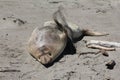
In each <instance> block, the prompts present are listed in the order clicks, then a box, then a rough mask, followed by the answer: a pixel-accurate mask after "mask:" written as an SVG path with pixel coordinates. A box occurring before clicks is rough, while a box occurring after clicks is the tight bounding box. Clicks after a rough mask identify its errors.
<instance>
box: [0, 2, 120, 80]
mask: <svg viewBox="0 0 120 80" xmlns="http://www.w3.org/2000/svg"><path fill="white" fill-rule="evenodd" d="M59 5H64V6H65V8H66V13H67V19H68V20H69V21H71V22H73V23H76V24H77V25H79V27H80V28H89V29H92V30H96V31H100V32H107V33H109V34H110V35H109V36H105V37H85V38H84V39H85V40H91V39H95V40H108V41H116V42H120V0H0V70H17V71H15V72H14V71H13V72H9V71H7V72H0V80H120V61H119V60H120V52H119V50H117V51H112V52H108V53H109V57H105V56H103V55H102V54H97V55H95V54H85V55H81V56H80V57H78V56H79V55H80V54H81V53H83V52H85V53H87V52H97V51H98V50H93V49H88V48H86V47H85V44H84V43H83V41H80V42H78V43H77V44H75V45H76V46H77V50H76V53H75V54H70V53H68V54H67V55H63V57H61V58H60V60H58V61H57V62H55V63H54V64H53V65H52V66H50V67H48V68H46V67H44V66H43V65H42V64H40V63H39V62H37V61H36V60H35V59H34V58H32V57H31V56H30V55H29V53H28V52H27V51H26V44H27V40H28V39H29V37H30V35H31V33H32V31H33V29H34V28H36V27H43V23H44V22H45V21H48V20H51V19H52V18H51V16H52V14H53V13H54V11H56V10H57V7H58V6H59ZM21 20H22V21H23V22H22V21H21ZM24 22H25V23H24ZM111 60H114V61H115V62H116V65H115V67H114V69H112V70H110V69H107V67H106V66H105V64H106V63H108V62H109V61H111Z"/></svg>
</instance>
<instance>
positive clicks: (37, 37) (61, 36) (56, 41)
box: [27, 7, 106, 65]
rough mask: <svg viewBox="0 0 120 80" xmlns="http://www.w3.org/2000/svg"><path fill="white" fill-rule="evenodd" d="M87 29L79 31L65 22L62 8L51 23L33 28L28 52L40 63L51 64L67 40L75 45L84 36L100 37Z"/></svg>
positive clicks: (54, 15) (76, 27) (99, 34)
mask: <svg viewBox="0 0 120 80" xmlns="http://www.w3.org/2000/svg"><path fill="white" fill-rule="evenodd" d="M102 35H106V34H101V33H98V32H93V31H90V30H88V29H82V30H80V29H79V27H78V26H77V25H75V24H72V23H70V22H67V21H66V19H65V17H64V15H63V13H62V8H61V7H59V8H58V10H57V11H56V12H55V13H54V14H53V21H47V22H45V23H44V26H43V27H42V28H39V27H37V28H35V29H34V30H33V32H32V34H31V36H30V39H29V41H28V47H27V50H28V52H29V53H30V54H31V55H32V56H33V57H34V58H35V59H36V60H38V61H39V62H40V63H42V64H44V65H46V64H49V63H51V62H53V61H54V60H55V59H56V58H57V57H58V56H59V55H60V54H61V53H62V52H63V50H64V49H65V47H66V44H67V42H68V41H67V40H68V38H69V39H70V40H71V42H73V43H75V42H77V41H79V40H81V39H82V38H83V37H84V36H102Z"/></svg>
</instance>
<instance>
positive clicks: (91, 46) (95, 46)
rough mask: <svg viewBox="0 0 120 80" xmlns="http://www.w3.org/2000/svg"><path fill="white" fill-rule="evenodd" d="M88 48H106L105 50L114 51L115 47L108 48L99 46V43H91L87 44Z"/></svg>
mask: <svg viewBox="0 0 120 80" xmlns="http://www.w3.org/2000/svg"><path fill="white" fill-rule="evenodd" d="M87 47H88V48H93V49H100V50H106V51H115V50H116V49H115V48H108V47H104V46H100V45H96V44H91V45H87Z"/></svg>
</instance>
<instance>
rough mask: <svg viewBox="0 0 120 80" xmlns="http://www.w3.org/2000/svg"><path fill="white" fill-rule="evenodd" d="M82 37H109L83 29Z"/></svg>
mask: <svg viewBox="0 0 120 80" xmlns="http://www.w3.org/2000/svg"><path fill="white" fill-rule="evenodd" d="M82 32H83V35H84V36H106V35H109V34H108V33H100V32H95V31H91V30H88V29H83V30H82Z"/></svg>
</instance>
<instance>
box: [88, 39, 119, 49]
mask: <svg viewBox="0 0 120 80" xmlns="http://www.w3.org/2000/svg"><path fill="white" fill-rule="evenodd" d="M86 44H87V45H93V44H94V45H99V46H102V47H107V48H120V43H118V42H110V41H98V40H90V41H86Z"/></svg>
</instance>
